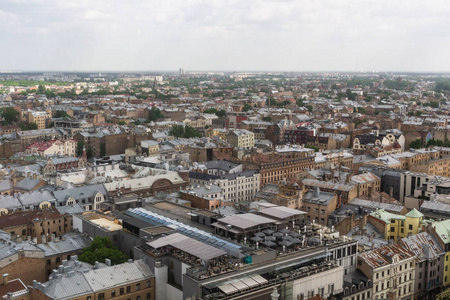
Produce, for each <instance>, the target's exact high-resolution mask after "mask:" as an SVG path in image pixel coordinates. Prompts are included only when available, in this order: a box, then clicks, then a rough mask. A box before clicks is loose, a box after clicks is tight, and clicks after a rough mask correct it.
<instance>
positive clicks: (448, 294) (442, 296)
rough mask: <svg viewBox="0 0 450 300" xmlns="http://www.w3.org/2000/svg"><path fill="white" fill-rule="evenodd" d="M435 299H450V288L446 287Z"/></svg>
mask: <svg viewBox="0 0 450 300" xmlns="http://www.w3.org/2000/svg"><path fill="white" fill-rule="evenodd" d="M436 300H450V289H446V290H445V291H443V292H442V293H440V294H438V295H437V297H436Z"/></svg>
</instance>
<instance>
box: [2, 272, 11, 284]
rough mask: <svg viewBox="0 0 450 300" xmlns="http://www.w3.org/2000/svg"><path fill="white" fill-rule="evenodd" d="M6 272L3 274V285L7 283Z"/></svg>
mask: <svg viewBox="0 0 450 300" xmlns="http://www.w3.org/2000/svg"><path fill="white" fill-rule="evenodd" d="M8 276H9V275H8V274H3V276H2V277H3V285H7V284H8Z"/></svg>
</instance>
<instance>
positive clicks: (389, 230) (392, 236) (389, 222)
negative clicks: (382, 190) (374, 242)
mask: <svg viewBox="0 0 450 300" xmlns="http://www.w3.org/2000/svg"><path fill="white" fill-rule="evenodd" d="M368 221H369V222H370V223H371V224H372V225H373V226H375V228H377V229H378V230H379V231H380V232H384V238H385V239H386V240H394V241H397V240H399V239H400V238H404V237H408V236H411V235H415V234H418V233H419V232H420V231H421V230H422V225H423V214H422V213H421V212H419V211H418V210H417V209H415V208H414V209H412V210H411V211H410V212H409V213H407V214H406V215H404V216H402V215H397V214H393V213H389V212H387V211H385V210H384V209H378V210H376V211H374V212H373V213H371V214H369V216H368Z"/></svg>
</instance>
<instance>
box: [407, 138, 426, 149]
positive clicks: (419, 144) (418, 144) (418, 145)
mask: <svg viewBox="0 0 450 300" xmlns="http://www.w3.org/2000/svg"><path fill="white" fill-rule="evenodd" d="M422 146H423V145H422V141H421V140H420V139H417V140H415V141H412V142H411V143H409V148H413V149H420V148H422Z"/></svg>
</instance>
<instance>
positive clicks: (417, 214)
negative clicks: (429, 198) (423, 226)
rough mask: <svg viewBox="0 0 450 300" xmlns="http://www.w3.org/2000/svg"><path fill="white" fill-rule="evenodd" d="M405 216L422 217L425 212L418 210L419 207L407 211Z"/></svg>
mask: <svg viewBox="0 0 450 300" xmlns="http://www.w3.org/2000/svg"><path fill="white" fill-rule="evenodd" d="M405 217H410V218H422V217H423V214H422V213H421V212H420V211H418V210H417V209H415V208H413V209H412V210H411V211H410V212H409V213H407V214H406V215H405Z"/></svg>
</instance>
